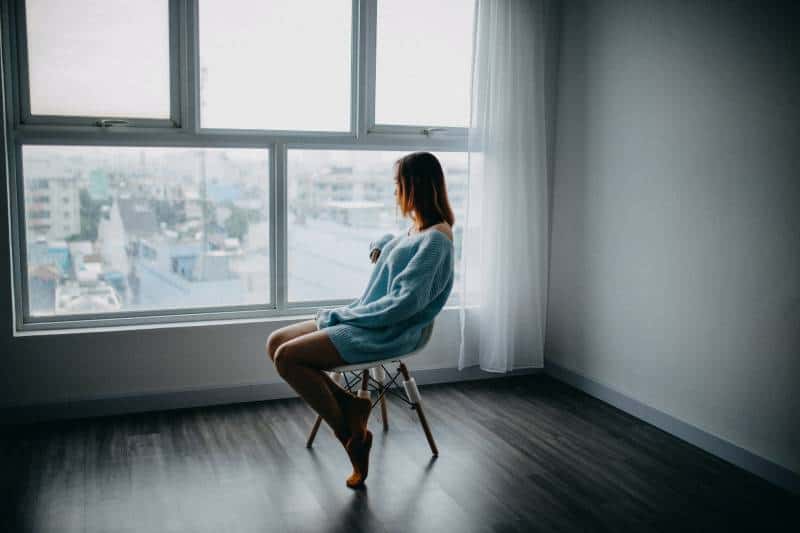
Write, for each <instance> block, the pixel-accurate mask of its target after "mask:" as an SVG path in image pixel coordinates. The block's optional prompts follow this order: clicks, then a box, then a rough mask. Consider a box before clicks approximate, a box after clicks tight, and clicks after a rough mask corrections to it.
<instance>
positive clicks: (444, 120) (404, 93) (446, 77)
mask: <svg viewBox="0 0 800 533" xmlns="http://www.w3.org/2000/svg"><path fill="white" fill-rule="evenodd" d="M474 4H475V2H473V1H470V0H436V1H435V2H430V1H428V0H378V27H377V45H376V51H375V68H376V74H375V76H376V79H375V122H376V123H377V124H398V125H417V126H451V127H465V126H467V125H468V124H469V104H470V83H471V82H470V73H471V69H472V21H473V16H474V15H473V11H474Z"/></svg>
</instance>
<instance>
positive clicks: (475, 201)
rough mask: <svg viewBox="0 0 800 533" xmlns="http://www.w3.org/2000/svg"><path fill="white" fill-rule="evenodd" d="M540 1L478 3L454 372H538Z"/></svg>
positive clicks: (543, 123)
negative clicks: (475, 367)
mask: <svg viewBox="0 0 800 533" xmlns="http://www.w3.org/2000/svg"><path fill="white" fill-rule="evenodd" d="M546 11H547V6H546V2H545V1H542V0H503V1H498V0H478V2H477V4H476V12H475V15H476V19H475V33H474V58H473V73H472V112H471V122H470V129H469V141H468V143H469V144H468V150H469V172H468V195H467V198H468V200H467V208H466V215H465V217H464V220H462V221H460V222H461V226H462V232H463V233H462V240H461V261H460V269H461V271H460V277H459V293H460V302H461V303H460V309H459V320H460V329H461V341H460V347H459V361H458V367H459V369H462V368H464V367H467V366H473V365H476V364H479V365H480V367H481V368H482V369H484V370H487V371H492V372H508V371H511V370H514V369H519V368H531V367H542V366H543V364H544V341H545V325H546V323H545V322H546V302H547V277H548V276H547V273H548V272H547V269H548V248H549V246H548V236H549V228H548V224H549V211H548V210H549V187H548V178H547V175H548V157H547V153H548V142H547V138H548V136H547V117H546V112H547V105H546V104H547V98H546V92H547V90H546V89H547V88H546V82H547V76H546V71H547V69H546V60H547V54H546V52H545V48H546V44H547V39H546V30H547V28H546V26H547V18H546V17H547V13H546Z"/></svg>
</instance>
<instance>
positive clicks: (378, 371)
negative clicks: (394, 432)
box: [370, 366, 389, 431]
mask: <svg viewBox="0 0 800 533" xmlns="http://www.w3.org/2000/svg"><path fill="white" fill-rule="evenodd" d="M370 371H371V372H372V377H373V378H374V379H375V381H377V382H378V383H380V387H379V388H378V394H379V395H380V402H381V420H382V421H383V431H389V413H388V411H387V409H386V385H385V382H386V373H385V372H384V371H383V367H382V366H375V367H372V369H371V370H370Z"/></svg>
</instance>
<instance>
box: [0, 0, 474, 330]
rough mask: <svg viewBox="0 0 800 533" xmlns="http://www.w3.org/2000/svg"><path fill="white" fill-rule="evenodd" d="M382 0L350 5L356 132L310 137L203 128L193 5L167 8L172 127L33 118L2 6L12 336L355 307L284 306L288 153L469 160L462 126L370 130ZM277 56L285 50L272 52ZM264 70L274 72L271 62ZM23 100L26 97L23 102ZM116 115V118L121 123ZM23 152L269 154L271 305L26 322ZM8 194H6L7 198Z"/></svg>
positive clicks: (14, 23) (8, 10)
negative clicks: (434, 155)
mask: <svg viewBox="0 0 800 533" xmlns="http://www.w3.org/2000/svg"><path fill="white" fill-rule="evenodd" d="M376 5H377V2H376V0H352V15H353V21H352V36H351V42H352V53H351V110H350V117H351V119H350V131H348V132H316V131H315V132H309V131H278V130H235V129H209V128H202V127H201V124H200V120H199V119H200V117H199V101H200V99H199V78H198V72H199V68H198V65H199V55H198V52H199V41H198V3H197V0H169V17H170V20H169V29H170V38H169V46H170V95H171V99H170V109H171V112H170V115H171V119H170V120H154V119H149V120H147V119H125V120H127V122H128V124H127V125H110V126H100V125H98V121H99V120H101V119H102V118H103V117H62V116H31V115H30V112H29V111H30V107H29V102H28V100H27V94H29V93H28V85H27V84H28V76H27V65H26V63H25V61H26V58H25V53H26V51H27V45H26V42H25V38H26V37H25V35H24V28H25V26H24V0H12V1H10V2H7V3H2V5H0V17H1V20H0V23H1V24H2V25H1V26H0V32H2V43H1V45H2V54H0V59H1V60H2V82H3V83H2V94H3V105H2V109H0V111H1V112H2V114H3V119H4V120H3V126H4V127H3V136H2V137H3V138H2V141H3V142H2V145H0V149H2V150H0V151H3V150H4V154H3V153H0V155H5V158H4V159H5V162H6V163H7V165H6V169H7V173H6V175H7V177H8V180H7V181H8V186H7V188H3V190H2V192H0V206H3V205H4V203H3V200H4V201H5V202H6V203H5V205H6V206H7V209H8V215H9V217H8V220H9V222H10V236H11V255H12V261H11V263H12V272H11V277H12V308H13V309H12V311H13V316H14V334H15V335H18V334H22V335H27V334H37V333H54V332H59V331H69V330H74V329H76V328H77V329H87V328H108V327H117V326H121V327H124V326H143V325H149V324H158V325H163V324H170V323H177V322H187V321H188V322H192V321H210V320H253V319H264V318H270V317H276V318H277V317H284V316H297V315H301V314H312V313H313V312H314V311H315V310H316V309H317V308H319V307H321V306H327V305H340V304H343V303H348V302H349V301H352V299H344V300H320V301H304V302H293V303H292V304H289V303H288V302H287V283H288V273H287V263H288V257H287V244H288V232H287V229H288V228H287V221H288V218H287V212H288V209H287V183H286V180H287V154H288V150H289V149H296V148H317V149H331V150H334V149H335V150H408V151H414V150H430V151H440V152H465V151H466V128H447V129H445V130H442V131H435V132H430V131H426V130H427V129H428V128H431V126H429V125H420V126H387V125H379V126H376V125H375V124H374V116H375V44H376V41H375V37H376V31H375V30H376V22H377V16H376V15H377V13H376ZM275 53H279V52H275ZM265 62H266V63H267V64H268V62H269V58H268V57H267V58H266V60H265ZM20 95H26V96H24V97H21V96H20ZM116 118H117V117H115V119H116ZM23 145H76V146H150V147H194V148H263V149H268V150H269V165H268V167H269V168H268V169H267V173H266V175H267V176H268V180H269V204H270V209H269V227H270V295H271V298H270V300H271V301H270V302H269V303H267V304H262V305H242V306H225V307H213V306H210V307H201V308H186V309H174V310H173V309H169V310H152V311H126V312H118V313H103V314H80V315H59V316H48V317H33V316H31V315H30V312H29V306H28V292H27V289H28V287H27V276H26V275H25V273H26V272H27V264H26V261H27V258H26V257H25V251H26V249H27V248H26V246H25V219H24V218H25V213H24V198H23V191H24V184H23V181H22V179H23V178H22V173H21V163H22V158H21V156H22V146H23ZM6 193H7V196H6Z"/></svg>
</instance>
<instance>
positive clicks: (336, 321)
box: [267, 152, 454, 488]
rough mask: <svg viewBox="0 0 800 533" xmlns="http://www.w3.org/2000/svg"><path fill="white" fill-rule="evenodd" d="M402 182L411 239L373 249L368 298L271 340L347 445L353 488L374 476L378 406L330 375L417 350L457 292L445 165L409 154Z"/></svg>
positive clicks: (399, 166) (270, 350)
mask: <svg viewBox="0 0 800 533" xmlns="http://www.w3.org/2000/svg"><path fill="white" fill-rule="evenodd" d="M394 179H395V195H396V196H397V204H398V206H399V208H400V210H401V212H402V214H403V216H409V217H410V218H411V221H412V226H411V228H409V230H408V232H407V233H406V234H405V235H399V236H397V237H395V236H393V235H391V234H387V235H384V236H383V237H381V238H380V239H379V240H378V241H375V242H373V243H370V260H371V261H372V262H373V263H375V267H374V268H373V270H372V273H371V275H370V278H369V282H368V283H367V288H366V290H365V291H364V293H363V295H362V296H361V297H360V298H359V299H357V300H355V301H353V302H352V303H351V304H349V305H347V306H343V307H338V308H335V309H321V310H319V311H317V314H316V317H315V318H314V320H307V321H305V322H301V323H299V324H293V325H291V326H287V327H285V328H281V329H279V330H277V331H275V332H274V333H272V335H270V337H269V340H268V341H267V354H268V355H269V357H270V359H272V361H273V362H274V363H275V368H276V369H277V371H278V373H279V374H280V375H281V377H283V379H285V380H286V382H287V383H289V385H291V387H292V388H293V389H294V390H295V391H296V392H297V394H299V395H300V396H301V397H302V398H303V399H304V400H306V402H308V404H309V405H310V406H311V407H312V408H313V409H314V410H315V411H316V412H317V413H319V414H320V416H321V417H322V418H323V419H324V420H325V421H326V422H327V423H328V425H330V427H331V429H333V432H334V434H335V435H336V438H337V439H339V442H341V443H342V446H344V448H345V451H346V452H347V455H348V457H349V458H350V462H351V463H352V465H353V473H352V475H351V476H350V477H349V478H348V479H347V486H348V487H351V488H356V487H359V486H361V485H363V483H364V480H365V479H366V478H367V472H368V468H369V452H370V448H371V446H372V433H371V432H370V431H369V430H367V418H368V417H369V412H370V407H371V403H370V401H369V400H368V399H363V398H358V397H357V396H355V395H353V394H351V393H349V392H348V391H346V390H345V389H343V388H342V387H340V386H339V385H337V384H336V383H335V382H334V381H333V380H332V379H331V378H330V377H329V376H328V374H327V373H326V372H325V370H329V369H331V368H334V367H337V366H342V365H348V364H356V363H364V362H368V361H375V360H379V359H385V358H387V357H392V356H400V355H403V354H406V353H409V352H411V351H413V350H414V348H415V347H416V345H417V343H418V342H419V339H420V337H421V334H422V329H423V328H424V327H425V326H426V325H428V324H429V323H430V322H431V321H432V320H433V319H434V317H435V316H436V315H437V313H438V312H439V311H440V310H441V309H442V307H443V306H444V304H445V302H446V301H447V298H448V296H449V295H450V291H451V289H452V287H453V232H452V226H453V223H454V217H453V211H452V209H451V208H450V202H449V201H448V199H447V189H446V187H445V182H444V172H443V171H442V166H441V165H440V164H439V161H438V160H437V159H436V157H435V156H433V154H430V153H427V152H418V153H413V154H409V155H407V156H405V157H403V158H401V159H400V160H399V161H397V163H396V164H395V178H394Z"/></svg>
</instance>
